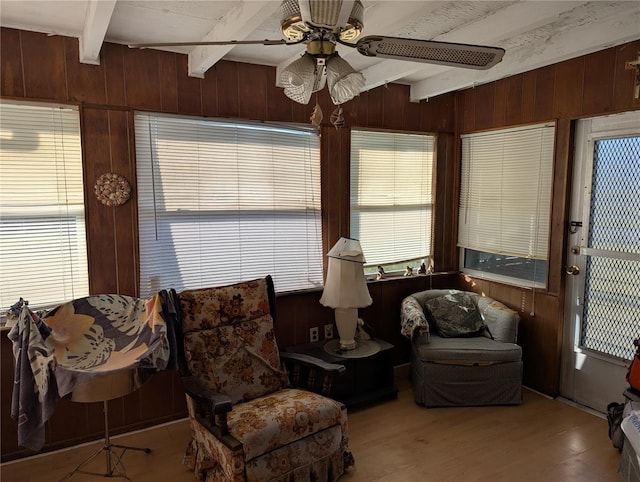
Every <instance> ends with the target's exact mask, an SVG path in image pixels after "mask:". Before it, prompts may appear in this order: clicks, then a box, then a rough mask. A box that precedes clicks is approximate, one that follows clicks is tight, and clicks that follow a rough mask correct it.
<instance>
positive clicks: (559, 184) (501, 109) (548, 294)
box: [454, 41, 640, 396]
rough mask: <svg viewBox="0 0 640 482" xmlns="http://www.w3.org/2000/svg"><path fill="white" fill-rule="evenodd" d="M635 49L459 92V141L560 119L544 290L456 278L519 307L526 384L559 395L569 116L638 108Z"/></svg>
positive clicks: (570, 146) (597, 54) (591, 56)
mask: <svg viewBox="0 0 640 482" xmlns="http://www.w3.org/2000/svg"><path fill="white" fill-rule="evenodd" d="M639 51H640V41H636V42H632V43H628V44H624V45H620V46H617V47H612V48H609V49H606V50H602V51H600V52H595V53H593V54H589V55H585V56H582V57H578V58H575V59H570V60H567V61H564V62H561V63H558V64H554V65H550V66H548V67H543V68H540V69H536V70H532V71H530V72H525V73H523V74H520V75H515V76H512V77H508V78H505V79H501V80H499V81H496V82H491V83H489V84H486V85H482V86H479V87H476V88H475V89H467V90H464V91H461V92H458V93H457V94H456V134H457V136H456V138H458V139H459V134H463V133H470V132H477V131H482V130H486V129H494V128H501V127H510V126H516V125H521V124H528V123H535V122H544V121H555V122H556V125H557V131H556V146H555V163H554V172H553V196H552V206H551V213H552V218H551V231H550V245H549V264H548V267H549V269H548V282H547V289H546V290H535V291H533V290H527V289H520V288H516V287H513V286H507V285H503V284H500V283H492V282H488V281H485V280H478V279H472V278H469V277H464V276H460V277H459V280H458V281H459V283H458V286H459V287H460V288H461V289H470V290H473V291H477V292H483V293H486V294H487V295H489V296H491V297H493V298H496V299H499V300H500V301H502V302H504V303H506V304H508V305H509V306H511V307H513V308H516V309H518V310H519V312H520V316H521V317H522V324H521V326H520V334H519V340H520V344H521V345H522V347H523V359H524V382H525V384H526V385H528V386H530V387H532V388H535V389H536V390H539V391H541V392H543V393H546V394H548V395H552V396H556V395H557V394H558V391H559V383H560V362H561V360H560V354H561V349H562V332H563V312H564V295H565V292H564V286H565V275H564V266H565V258H566V246H567V226H568V222H569V219H568V213H569V208H570V206H569V201H570V187H571V174H572V168H573V157H572V156H573V137H574V136H573V127H574V122H573V121H574V120H575V119H579V118H583V117H594V116H601V115H608V114H614V113H618V112H623V111H628V110H637V109H640V102H638V101H634V99H633V85H634V78H633V75H634V74H633V72H634V71H632V70H625V62H627V61H630V60H633V59H636V58H637V56H638V52H639ZM456 164H457V162H456ZM522 182H526V179H523V180H522ZM454 215H455V212H454Z"/></svg>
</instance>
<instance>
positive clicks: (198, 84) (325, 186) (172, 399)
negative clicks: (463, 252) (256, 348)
mask: <svg viewBox="0 0 640 482" xmlns="http://www.w3.org/2000/svg"><path fill="white" fill-rule="evenodd" d="M0 72H1V83H0V95H1V96H2V97H4V98H12V99H18V100H33V101H44V102H61V103H72V104H77V105H78V106H79V109H80V115H81V130H82V142H83V158H84V183H85V186H86V189H85V203H86V217H87V237H88V243H87V244H88V250H89V252H88V256H89V282H90V290H91V292H92V293H120V294H127V295H133V296H135V295H137V293H138V291H137V290H138V288H137V287H138V246H137V209H136V204H137V197H136V191H135V185H136V165H135V143H134V139H135V132H134V129H133V113H134V111H135V110H145V111H154V112H163V113H170V114H184V115H192V116H209V117H227V118H242V119H252V120H269V121H282V122H298V123H306V124H308V123H309V118H310V116H311V112H312V109H313V106H314V105H315V97H314V100H313V101H312V102H311V103H310V105H307V106H305V105H300V104H297V103H295V102H292V101H290V100H289V99H288V98H287V97H286V96H285V95H284V94H283V92H282V89H280V88H278V87H276V86H275V68H273V67H267V66H262V65H251V64H242V63H234V62H219V63H218V64H216V65H215V67H213V68H212V69H210V70H209V71H208V72H207V73H206V75H205V77H204V79H196V78H190V77H188V76H187V57H186V56H184V55H179V54H173V53H169V52H160V51H155V50H132V49H129V48H127V47H126V46H122V45H115V44H105V45H104V46H103V48H102V51H101V55H100V65H83V64H80V63H79V61H78V42H77V40H76V39H72V38H66V37H58V36H51V37H50V36H47V35H44V34H38V33H33V32H26V31H20V30H13V29H2V30H1V31H0ZM408 99H409V92H408V87H406V86H401V85H397V84H390V85H388V86H387V87H380V88H378V89H375V90H372V91H370V92H366V93H363V94H362V95H361V96H359V97H358V98H356V99H355V100H353V101H351V102H349V103H347V104H345V105H344V106H343V109H344V116H345V121H346V127H345V128H342V129H335V128H334V127H333V126H332V125H331V124H330V123H329V118H330V114H331V112H332V111H333V109H334V108H335V106H334V105H333V104H332V103H331V100H330V99H329V96H328V93H327V91H326V89H325V90H323V91H322V92H320V93H319V94H318V96H317V100H318V103H319V104H320V105H321V107H322V109H323V111H324V117H325V119H326V121H325V123H324V124H323V126H322V129H321V134H322V138H321V158H322V166H321V172H322V174H321V175H322V178H321V182H322V203H323V204H322V226H323V243H324V245H325V246H326V247H327V249H328V247H330V246H332V245H333V243H335V241H336V240H337V239H338V238H339V237H340V236H345V235H346V236H348V235H349V216H348V213H349V192H348V191H349V175H348V174H349V143H350V131H349V128H350V127H351V126H359V127H366V128H384V129H395V130H410V131H429V132H445V133H448V135H449V136H451V133H452V132H453V131H454V129H455V123H454V110H453V103H454V95H453V94H450V95H445V96H442V97H440V98H438V99H434V100H432V101H430V102H428V103H427V102H424V103H410V102H409V101H408ZM447 145H449V144H447ZM452 154H453V150H452V149H451V148H446V149H443V150H442V152H439V155H440V157H441V159H440V160H441V162H442V163H445V164H447V163H449V164H452V163H453V160H452V159H446V156H450V155H452ZM105 172H116V173H118V174H120V175H123V176H124V177H126V178H127V179H128V180H129V181H130V182H131V184H132V186H134V190H133V193H132V199H131V201H130V202H128V203H127V204H125V205H123V206H120V207H118V208H106V207H105V206H103V205H101V204H100V203H99V202H98V201H97V200H96V199H95V197H94V196H93V185H94V183H95V181H96V179H97V178H98V177H99V176H100V175H101V174H103V173H105ZM445 187H446V186H442V188H443V189H445ZM446 190H447V191H449V189H446ZM438 216H440V218H439V220H438V222H439V224H444V220H445V219H446V217H447V214H446V213H445V212H439V213H438V214H436V217H438ZM445 238H446V237H445ZM438 243H439V248H438V249H439V250H441V251H447V248H446V246H450V245H451V239H443V238H442V236H440V238H439V241H438ZM454 281H455V280H454V277H453V276H439V277H436V276H434V278H433V279H432V280H431V282H432V283H434V284H437V283H444V284H442V286H445V285H452V284H453V283H454ZM426 282H427V281H426V278H418V277H416V278H415V279H412V280H398V281H393V280H388V281H384V282H380V283H374V284H373V285H372V287H371V292H372V297H373V299H374V304H373V306H372V308H369V309H366V310H365V311H364V315H363V316H365V317H366V319H367V322H368V323H369V324H370V325H371V326H372V327H373V334H374V335H376V336H380V337H382V338H384V339H386V340H388V341H390V342H392V343H395V344H397V345H401V344H402V343H403V340H401V339H400V335H399V331H398V324H399V313H398V311H399V303H400V300H401V299H402V297H404V296H406V295H408V294H409V293H411V292H414V291H418V290H421V289H426V287H427V285H426V284H425V283H426ZM320 294H321V293H320V292H305V293H300V294H287V295H283V296H279V297H278V302H277V305H278V317H277V320H276V336H277V338H278V341H279V344H280V345H282V346H286V345H291V344H300V343H305V342H307V341H308V333H309V328H311V327H313V326H322V325H324V324H325V323H328V322H331V321H332V320H333V311H332V310H330V309H328V308H324V307H323V306H322V305H320V304H319V302H318V300H319V298H320ZM1 346H2V364H3V367H2V372H1V377H2V378H1V383H2V397H1V400H0V401H1V406H0V412H1V413H0V415H1V420H0V421H1V423H2V439H1V443H2V460H3V461H4V460H9V459H12V458H16V457H20V456H24V455H26V454H28V452H27V451H25V450H22V449H20V448H19V447H18V446H17V445H16V435H15V434H16V431H15V422H13V420H11V419H10V417H9V411H10V401H11V397H10V394H11V385H12V381H13V372H12V369H11V366H12V358H13V357H12V355H11V348H10V344H9V343H8V340H7V339H6V337H4V336H3V340H2V345H1ZM396 353H397V360H398V363H400V362H404V361H406V360H408V351H407V350H406V347H399V348H398V350H397V352H396ZM181 390H182V389H181V386H180V382H179V380H178V377H177V375H176V374H175V373H161V374H158V375H156V376H154V377H153V378H152V379H151V380H149V381H148V382H147V383H146V384H145V385H144V386H143V387H142V388H141V389H140V390H138V391H137V392H135V393H133V394H131V395H129V396H127V397H124V398H122V399H118V400H114V401H112V402H110V421H111V428H112V429H113V433H118V432H124V431H128V430H132V429H137V428H141V427H143V426H148V425H153V424H156V423H160V422H163V421H166V420H170V419H172V418H180V417H184V416H186V408H185V403H184V396H183V394H182V392H181ZM70 420H73V423H69V421H70ZM102 420H103V418H102V405H101V404H79V403H74V402H70V401H67V400H63V401H62V402H61V403H60V404H59V406H58V408H57V410H56V413H55V414H54V416H53V418H52V419H51V420H50V422H49V423H48V424H47V443H46V447H45V450H52V449H56V448H60V447H62V446H66V445H70V444H74V443H79V442H82V441H86V440H90V439H95V438H99V437H100V436H101V435H102Z"/></svg>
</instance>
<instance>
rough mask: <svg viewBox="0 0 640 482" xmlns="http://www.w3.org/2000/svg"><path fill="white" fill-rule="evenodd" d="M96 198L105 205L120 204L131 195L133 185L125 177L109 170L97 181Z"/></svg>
mask: <svg viewBox="0 0 640 482" xmlns="http://www.w3.org/2000/svg"><path fill="white" fill-rule="evenodd" d="M94 190H95V195H96V198H98V201H100V202H101V203H102V204H104V205H105V206H120V205H122V204H124V203H126V202H127V201H128V200H129V198H130V197H131V186H130V185H129V181H127V180H126V179H125V178H124V177H122V176H120V175H118V174H114V173H112V172H108V173H106V174H103V175H102V176H100V177H99V178H98V180H97V181H96V185H95V187H94Z"/></svg>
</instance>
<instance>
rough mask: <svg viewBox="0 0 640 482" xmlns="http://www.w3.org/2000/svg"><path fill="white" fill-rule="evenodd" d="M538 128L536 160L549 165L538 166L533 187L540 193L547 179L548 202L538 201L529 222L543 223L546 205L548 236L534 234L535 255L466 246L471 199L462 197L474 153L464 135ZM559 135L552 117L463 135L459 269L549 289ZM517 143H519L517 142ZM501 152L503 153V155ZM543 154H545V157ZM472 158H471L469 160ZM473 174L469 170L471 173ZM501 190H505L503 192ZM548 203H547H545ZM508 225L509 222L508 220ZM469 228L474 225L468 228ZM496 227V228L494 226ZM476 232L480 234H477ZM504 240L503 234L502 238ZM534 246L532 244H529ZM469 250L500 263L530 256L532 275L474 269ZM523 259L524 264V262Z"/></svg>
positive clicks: (480, 135)
mask: <svg viewBox="0 0 640 482" xmlns="http://www.w3.org/2000/svg"><path fill="white" fill-rule="evenodd" d="M535 130H537V131H539V133H540V137H541V139H540V146H539V156H540V157H539V159H537V161H539V164H538V167H539V166H540V165H541V163H545V169H547V170H546V171H544V170H543V169H542V168H538V173H537V176H538V179H537V181H536V186H537V188H536V189H535V190H534V192H537V193H539V192H540V189H542V188H543V187H541V186H542V181H543V180H544V181H548V185H546V186H544V189H545V191H544V196H545V198H544V200H543V201H546V204H544V203H539V202H536V206H535V218H536V220H535V222H530V223H529V224H530V225H535V226H536V227H539V226H542V222H541V221H542V220H541V213H540V212H539V211H540V210H541V209H542V210H545V209H546V214H547V216H546V219H544V221H545V223H544V226H545V227H544V230H545V231H546V240H544V243H539V242H538V238H539V237H540V236H539V234H535V236H534V238H535V242H533V245H534V248H533V250H534V251H535V253H534V255H533V256H527V255H524V254H525V253H522V255H521V254H520V253H514V252H509V251H508V250H507V251H501V249H500V248H496V250H495V251H489V250H487V249H481V247H473V246H468V245H467V246H465V245H464V244H463V243H464V242H463V241H461V239H460V237H461V230H462V224H463V218H464V213H463V212H462V211H463V209H465V208H466V209H468V207H466V206H468V204H469V203H468V202H467V201H464V200H463V197H464V196H465V194H468V191H466V190H465V180H464V176H465V158H466V157H470V156H472V154H469V155H467V156H466V155H465V152H464V150H463V149H464V148H465V139H473V138H481V137H482V136H491V135H498V136H500V135H505V136H506V135H509V134H511V133H515V134H516V135H518V134H519V133H526V132H527V131H530V132H534V131H535ZM549 135H550V139H549ZM556 138H557V123H556V122H555V121H549V122H539V123H533V124H527V125H522V126H517V127H508V128H500V129H491V130H488V131H483V132H476V133H471V134H463V135H461V136H460V176H461V179H460V192H459V198H458V200H459V202H458V235H457V246H458V254H459V257H458V259H459V266H460V271H461V272H462V273H463V274H467V275H469V276H472V277H475V278H480V279H486V280H490V281H496V282H499V283H504V284H509V285H513V286H518V287H524V288H540V289H546V288H547V286H548V276H549V255H550V243H551V222H552V212H551V205H552V201H553V176H554V164H555V151H556V149H555V144H556ZM508 142H512V144H509V145H507V146H506V147H507V148H512V149H513V148H514V146H516V144H515V141H513V140H506V142H505V141H503V143H502V150H503V152H502V154H504V149H505V145H506V144H507V143H508ZM516 147H517V146H516ZM523 149H524V147H523ZM502 154H501V155H502ZM482 155H484V156H486V155H487V152H483V153H482ZM543 156H546V157H544V159H543ZM527 161H528V162H529V161H530V159H527ZM470 162H471V161H470ZM505 162H506V159H505V158H504V157H503V158H501V160H500V163H501V164H500V165H501V166H502V169H501V177H500V183H501V184H500V186H501V187H500V189H502V186H503V183H504V182H505V181H504V177H505V176H504V175H503V173H504V165H505V164H504V163H505ZM520 162H524V160H521V161H520ZM531 165H533V163H531ZM466 169H467V170H471V169H473V168H472V167H470V166H466ZM469 175H470V174H469ZM475 182H477V179H476V180H475ZM501 194H502V193H501ZM504 197H505V196H503V195H501V196H500V200H499V204H498V206H502V205H503V204H504V203H505V201H504ZM545 206H546V207H545ZM503 218H504V216H503V215H502V214H501V215H500V225H502V224H503ZM505 224H506V225H508V223H505ZM468 229H472V228H468ZM494 229H495V228H494ZM531 231H532V230H531V229H530V231H529V232H531ZM495 232H498V230H495ZM476 235H477V234H476ZM500 239H501V240H502V237H501V238H500ZM531 239H533V238H531ZM543 248H544V250H545V255H544V257H543V258H540V257H539V256H540V254H539V253H540V250H541V249H543ZM530 249H531V248H530ZM467 250H469V251H475V252H477V253H478V254H480V255H482V254H486V255H493V256H496V257H497V258H498V259H497V261H498V262H500V263H503V265H505V266H506V265H507V264H509V260H510V259H519V260H525V263H526V262H527V260H531V264H532V265H533V268H532V270H533V272H532V276H531V278H525V277H515V276H510V275H508V274H505V273H504V272H503V273H500V272H492V271H489V270H479V269H474V268H473V267H467V266H466V265H465V264H466V262H467ZM540 261H544V273H543V275H542V276H541V275H539V274H538V272H537V266H538V265H539V262H540ZM525 263H522V262H520V264H521V265H523V264H525ZM542 279H544V281H541V280H542Z"/></svg>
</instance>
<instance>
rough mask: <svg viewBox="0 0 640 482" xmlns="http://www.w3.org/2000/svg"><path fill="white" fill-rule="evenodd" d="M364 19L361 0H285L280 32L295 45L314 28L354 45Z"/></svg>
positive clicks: (281, 11)
mask: <svg viewBox="0 0 640 482" xmlns="http://www.w3.org/2000/svg"><path fill="white" fill-rule="evenodd" d="M349 7H351V8H349ZM363 18H364V5H362V2H361V1H360V0H355V1H351V2H350V1H342V0H334V1H328V0H283V1H282V3H281V4H280V29H281V30H282V33H283V34H284V36H285V37H286V38H288V39H289V40H292V41H296V42H297V41H301V40H303V39H304V37H305V36H306V35H308V34H309V33H310V32H312V31H313V30H314V28H315V29H323V30H326V31H327V32H332V33H333V34H335V35H337V36H338V37H339V38H340V39H341V40H343V41H345V42H349V41H353V40H355V39H356V38H358V37H359V36H360V34H361V33H362V29H363V28H364V22H363Z"/></svg>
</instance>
